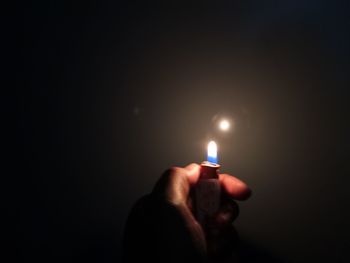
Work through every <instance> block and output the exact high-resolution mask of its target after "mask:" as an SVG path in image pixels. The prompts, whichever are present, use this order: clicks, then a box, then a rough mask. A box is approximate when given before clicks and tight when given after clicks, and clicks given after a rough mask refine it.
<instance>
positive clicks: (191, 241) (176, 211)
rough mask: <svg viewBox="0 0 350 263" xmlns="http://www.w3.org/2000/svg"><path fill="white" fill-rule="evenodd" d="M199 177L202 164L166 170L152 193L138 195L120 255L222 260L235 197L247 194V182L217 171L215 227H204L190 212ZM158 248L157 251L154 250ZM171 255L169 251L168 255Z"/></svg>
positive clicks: (230, 239) (230, 240)
mask: <svg viewBox="0 0 350 263" xmlns="http://www.w3.org/2000/svg"><path fill="white" fill-rule="evenodd" d="M199 175H200V166H199V165H198V164H190V165H188V166H186V167H184V168H180V167H173V168H171V169H169V170H167V171H166V172H165V173H164V174H163V175H162V177H161V178H160V179H159V180H158V182H157V183H156V186H155V187H154V189H153V192H152V193H151V194H150V195H149V196H147V197H144V198H143V199H141V200H140V201H139V202H138V203H137V204H136V206H135V207H134V209H133V211H132V212H131V214H130V217H129V219H128V222H127V227H126V232H125V240H124V256H125V259H126V261H129V262H130V261H133V260H131V259H132V258H133V259H134V260H135V261H136V258H135V256H136V257H137V256H138V255H140V254H134V253H135V252H136V253H137V252H139V251H142V252H141V254H142V255H143V258H144V259H145V258H148V257H149V258H148V259H149V260H151V261H156V262H158V261H159V262H178V261H179V260H186V261H190V260H191V261H192V262H200V261H204V260H206V259H208V258H210V259H222V258H224V257H227V256H228V255H229V254H230V252H232V249H233V246H234V244H235V241H236V232H235V230H234V228H233V226H232V222H233V221H234V220H235V219H236V218H237V216H238V205H237V203H236V202H234V201H233V199H235V200H245V199H247V198H248V197H249V196H250V193H251V191H250V189H249V188H248V186H247V185H246V184H245V183H244V182H242V181H241V180H239V179H237V178H236V177H233V176H230V175H228V174H220V175H219V182H220V185H221V188H222V189H223V191H222V192H223V194H222V198H221V206H220V209H219V211H218V212H217V214H216V215H215V216H214V218H213V222H212V223H213V224H211V225H214V226H215V227H214V228H211V229H203V227H202V226H201V225H200V224H199V223H198V221H197V220H196V218H195V216H194V214H193V203H192V202H193V199H192V190H193V188H194V186H195V185H196V183H197V181H198V179H199ZM155 248H156V249H155ZM169 255H172V256H171V257H170V258H169Z"/></svg>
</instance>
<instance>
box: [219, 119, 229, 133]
mask: <svg viewBox="0 0 350 263" xmlns="http://www.w3.org/2000/svg"><path fill="white" fill-rule="evenodd" d="M219 128H220V130H222V131H228V130H229V129H230V122H229V121H228V120H221V121H220V122H219Z"/></svg>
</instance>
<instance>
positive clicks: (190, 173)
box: [184, 163, 200, 185]
mask: <svg viewBox="0 0 350 263" xmlns="http://www.w3.org/2000/svg"><path fill="white" fill-rule="evenodd" d="M184 169H185V170H186V171H187V177H188V180H189V182H190V184H191V185H194V184H195V183H197V181H198V179H199V175H200V165H199V164H196V163H191V164H189V165H187V166H186V167H185V168H184Z"/></svg>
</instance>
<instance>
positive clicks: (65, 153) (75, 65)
mask: <svg viewBox="0 0 350 263" xmlns="http://www.w3.org/2000/svg"><path fill="white" fill-rule="evenodd" d="M201 2H202V1H197V2H192V1H185V2H183V3H180V2H178V1H170V2H169V1H159V2H157V3H156V2H154V1H152V2H151V1H139V2H136V1H110V2H107V3H106V2H105V3H100V2H95V3H91V2H90V3H87V2H81V3H72V2H71V1H60V2H53V1H38V2H35V3H30V2H26V3H23V4H18V6H17V9H16V10H17V12H16V16H15V19H14V20H9V21H7V23H5V26H6V27H7V30H8V32H9V33H10V36H9V38H8V39H11V42H10V45H12V44H11V43H14V44H13V46H14V47H19V49H16V51H14V52H13V53H15V54H16V55H19V56H20V60H14V59H15V58H13V59H12V60H11V61H12V63H10V64H9V65H8V67H10V69H12V67H13V73H14V75H15V76H14V78H13V79H12V84H13V83H14V84H16V89H14V91H15V92H16V95H17V99H16V104H13V103H12V101H11V102H10V101H6V100H5V101H4V103H3V106H4V109H5V114H7V116H9V119H10V120H11V123H12V126H13V127H15V132H13V134H15V137H16V138H15V143H14V144H12V143H11V145H10V147H9V148H8V149H9V150H8V152H7V155H8V156H10V157H13V158H11V159H12V161H13V162H11V163H10V165H11V169H10V172H8V173H6V174H5V175H8V177H9V178H10V181H11V184H12V185H13V186H14V187H13V190H11V191H10V192H11V193H10V195H9V196H7V198H6V199H5V201H6V200H10V201H9V202H7V201H6V202H7V203H8V204H9V209H10V210H9V212H8V213H9V214H10V215H11V221H13V222H14V223H15V227H14V228H13V230H11V235H10V237H9V238H8V239H7V241H8V243H9V244H10V245H11V247H12V249H11V250H10V253H11V255H12V258H15V259H16V261H17V262H20V261H26V262H28V261H35V262H41V261H42V262H69V261H74V262H77V261H80V260H85V261H87V262H118V261H119V259H120V252H121V238H122V232H123V225H124V223H125V220H126V217H127V214H128V211H129V210H130V208H131V206H132V204H133V203H134V202H135V201H136V200H137V199H138V198H139V197H141V196H142V195H143V194H146V193H148V192H149V191H150V190H151V189H152V187H153V185H154V183H155V181H156V180H157V178H158V177H159V176H160V174H161V173H162V171H163V170H165V169H166V168H168V167H170V166H173V165H178V166H184V165H186V164H188V163H191V162H201V161H202V160H203V159H204V158H205V153H206V144H207V142H208V140H209V139H211V138H214V139H216V140H217V142H218V144H219V158H220V163H221V165H222V170H223V171H224V172H228V173H231V174H234V175H236V176H237V177H239V178H241V179H242V180H244V181H246V182H247V183H248V184H249V185H250V186H251V188H252V189H253V196H252V198H251V199H250V200H249V201H247V202H244V203H241V215H240V217H239V219H238V220H237V221H236V226H237V228H238V230H239V232H240V235H241V237H242V240H244V242H245V243H246V244H247V246H249V247H250V249H251V251H255V252H256V257H257V258H258V259H257V262H261V261H262V260H261V259H260V260H259V257H260V255H264V257H265V258H266V257H267V255H268V257H271V258H274V259H276V260H280V261H281V262H348V261H349V255H348V253H349V252H348V251H349V248H350V243H349V234H350V231H349V212H348V209H349V195H350V191H349V190H348V187H349V183H350V182H349V181H350V180H349V176H350V174H349V168H348V163H347V160H348V156H347V154H348V153H349V136H348V134H349V129H348V121H349V118H348V117H349V116H348V105H347V103H348V97H347V93H348V92H347V90H348V87H349V85H348V84H349V75H348V73H349V65H350V64H349V62H350V60H349V59H350V53H349V46H350V38H349V29H350V19H349V11H350V9H349V4H348V3H347V1H327V2H326V1H316V0H315V1H289V0H288V1H255V0H251V1H223V2H220V1H216V2H215V3H214V2H213V3H211V4H204V3H201ZM9 52H10V51H9ZM11 54H12V53H11ZM16 61H17V62H16ZM14 105H15V106H14ZM220 116H227V117H229V118H231V119H232V120H233V123H234V129H233V130H232V131H231V132H230V133H229V134H227V135H223V134H219V133H217V132H216V130H215V120H217V118H218V117H220ZM140 220H142V218H140ZM255 252H254V253H255ZM135 253H137V252H136V251H135ZM252 253H253V252H252ZM254 253H253V254H254Z"/></svg>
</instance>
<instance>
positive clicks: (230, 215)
mask: <svg viewBox="0 0 350 263" xmlns="http://www.w3.org/2000/svg"><path fill="white" fill-rule="evenodd" d="M238 214H239V208H238V205H237V203H236V202H235V201H233V200H232V199H229V198H225V199H224V200H223V201H222V203H221V206H220V208H219V211H218V212H217V214H216V216H215V224H216V225H218V226H219V227H221V226H225V225H229V224H231V223H232V222H233V221H234V220H235V219H236V218H237V217H238Z"/></svg>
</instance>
